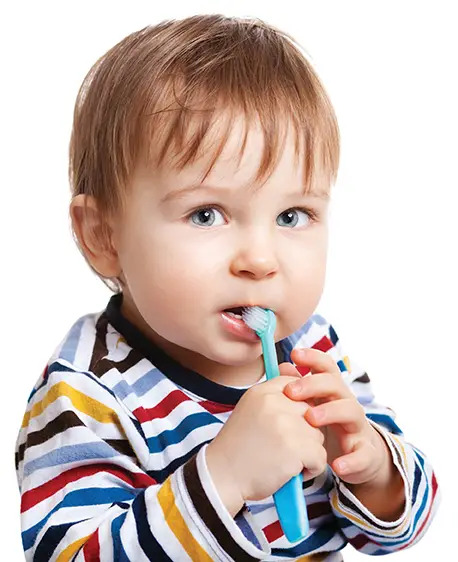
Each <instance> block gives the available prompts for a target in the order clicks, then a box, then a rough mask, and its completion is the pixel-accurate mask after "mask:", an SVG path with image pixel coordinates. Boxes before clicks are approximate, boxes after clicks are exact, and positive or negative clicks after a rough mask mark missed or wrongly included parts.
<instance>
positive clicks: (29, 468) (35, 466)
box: [24, 441, 121, 477]
mask: <svg viewBox="0 0 458 562" xmlns="http://www.w3.org/2000/svg"><path fill="white" fill-rule="evenodd" d="M120 454H121V453H119V452H118V451H116V450H115V449H113V447H110V445H107V444H106V443H103V442H102V443H101V442H99V441H94V442H93V443H82V444H80V445H66V446H65V447H60V448H59V449H54V450H53V451H51V452H49V453H46V454H45V455H43V456H41V457H38V458H37V459H35V460H33V461H30V462H29V463H27V464H26V465H25V466H24V477H25V476H29V475H30V474H32V472H34V471H35V470H39V469H40V468H48V467H50V466H59V465H61V464H67V463H71V462H75V461H78V462H80V461H82V460H88V459H109V458H113V457H116V456H119V455H120Z"/></svg>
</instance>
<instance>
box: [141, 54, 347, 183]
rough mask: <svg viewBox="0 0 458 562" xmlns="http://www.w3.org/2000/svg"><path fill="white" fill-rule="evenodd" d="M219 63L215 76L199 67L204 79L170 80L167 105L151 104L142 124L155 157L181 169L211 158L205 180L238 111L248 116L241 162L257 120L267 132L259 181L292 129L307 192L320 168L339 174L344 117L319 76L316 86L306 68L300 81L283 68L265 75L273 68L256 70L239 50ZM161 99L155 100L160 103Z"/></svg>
mask: <svg viewBox="0 0 458 562" xmlns="http://www.w3.org/2000/svg"><path fill="white" fill-rule="evenodd" d="M218 70H219V73H215V70H214V69H213V72H212V73H211V75H209V76H202V75H200V76H199V84H198V86H197V85H196V84H193V80H192V78H191V77H188V78H187V79H186V78H181V79H180V80H176V79H175V80H173V81H170V82H169V83H168V84H166V85H165V87H164V88H163V90H162V92H163V98H164V99H163V100H162V103H163V104H164V107H163V109H155V110H154V109H149V110H147V111H146V119H145V120H144V122H143V127H142V131H141V132H140V138H141V139H142V140H141V142H142V144H143V147H144V148H143V154H144V156H145V157H146V161H147V164H148V165H152V166H154V167H158V168H159V167H161V166H164V165H167V166H170V167H173V168H175V169H177V170H182V169H183V168H185V167H186V166H187V165H190V164H193V163H194V162H196V161H197V160H200V159H204V160H205V163H206V164H207V163H208V166H207V168H206V171H205V173H204V175H203V177H202V179H201V181H204V180H205V178H206V177H207V176H208V174H209V173H210V172H211V171H212V169H213V167H214V165H215V164H216V162H217V160H218V158H219V157H220V156H221V154H222V152H223V150H224V148H225V146H226V144H227V141H228V139H229V136H230V134H231V131H232V129H233V126H234V121H235V119H237V118H240V117H242V118H243V122H244V133H243V136H242V139H241V143H240V146H239V152H238V160H239V164H240V161H241V159H242V158H243V155H244V152H245V147H246V143H247V137H248V133H249V131H250V128H251V127H253V126H257V127H260V129H261V132H262V135H263V139H264V143H263V151H262V154H261V155H260V156H261V159H260V164H259V168H258V170H257V174H256V177H255V178H254V182H255V183H257V184H262V183H264V182H265V181H267V179H268V178H269V176H270V175H271V174H272V172H273V171H274V170H275V168H276V165H277V163H278V160H279V158H280V157H281V154H282V150H283V147H284V143H285V140H286V136H287V134H288V133H290V134H292V135H293V138H294V148H295V157H296V162H298V161H299V158H300V157H302V158H303V187H304V192H308V191H310V190H311V189H312V184H313V183H314V179H315V173H316V172H319V174H320V182H323V183H325V184H327V186H330V185H331V184H332V183H334V182H335V180H336V175H337V169H338V160H339V133H338V128H337V123H336V122H335V121H334V120H333V119H332V118H330V117H329V107H323V103H324V100H323V99H322V98H321V99H319V97H318V96H317V95H315V94H316V84H315V85H314V88H311V87H310V80H311V78H312V77H311V76H302V77H301V79H302V81H301V82H299V83H298V78H299V77H298V76H296V77H295V79H296V80H295V81H294V82H293V80H292V79H291V77H290V76H287V75H286V76H285V69H283V73H282V74H277V76H276V80H270V81H269V85H267V83H265V84H264V83H263V82H262V80H261V78H262V76H263V75H264V77H266V76H269V75H270V72H271V69H265V68H263V69H262V70H263V73H261V72H259V75H256V74H254V71H255V70H256V68H253V65H250V66H248V65H246V66H241V64H240V58H239V57H234V58H233V59H231V60H230V61H227V63H226V65H225V66H224V67H222V68H221V67H220V68H218ZM260 70H261V69H260V68H258V71H260ZM249 71H250V73H249ZM235 77H238V79H237V80H236V79H235ZM241 77H245V78H246V80H245V81H242V80H241ZM264 79H265V78H264ZM216 85H217V87H216ZM306 86H308V88H307V87H306ZM158 102H159V100H158V101H157V102H156V103H155V104H154V105H155V107H156V108H157V105H158ZM159 103H160V102H159ZM331 114H332V112H331Z"/></svg>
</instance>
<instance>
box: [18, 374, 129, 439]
mask: <svg viewBox="0 0 458 562" xmlns="http://www.w3.org/2000/svg"><path fill="white" fill-rule="evenodd" d="M61 396H66V397H67V398H70V400H71V402H72V404H73V406H74V407H75V408H76V409H77V410H79V411H80V412H83V413H84V414H87V415H88V416H91V418H94V419H95V420H97V421H99V422H101V423H114V424H115V425H116V426H117V427H118V428H119V429H120V430H121V432H122V433H124V430H123V429H122V427H121V424H120V422H119V418H118V416H117V414H116V413H115V411H114V410H112V409H111V408H108V407H107V406H105V404H102V402H99V401H98V400H95V398H91V397H89V396H87V394H83V393H82V392H80V391H79V390H76V389H75V388H73V387H72V386H70V385H69V384H67V383H66V382H64V381H61V382H58V383H57V384H55V385H54V386H53V387H51V388H50V389H49V391H48V393H47V394H46V396H45V397H44V398H43V400H41V401H40V402H37V403H36V404H35V405H34V407H33V408H32V410H30V411H29V412H27V413H26V414H25V416H24V420H23V422H22V427H27V426H28V425H29V422H30V420H31V419H32V418H34V417H36V416H39V415H40V414H41V413H42V412H44V411H45V410H46V408H47V407H48V406H49V405H50V404H52V403H53V402H54V401H55V400H57V399H58V398H60V397H61Z"/></svg>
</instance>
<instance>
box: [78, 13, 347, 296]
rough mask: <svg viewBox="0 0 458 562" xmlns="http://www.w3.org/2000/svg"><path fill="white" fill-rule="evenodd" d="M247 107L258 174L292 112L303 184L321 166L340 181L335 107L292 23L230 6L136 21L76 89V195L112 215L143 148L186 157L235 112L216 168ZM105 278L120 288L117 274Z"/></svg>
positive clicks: (218, 148) (263, 173)
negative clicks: (249, 15) (235, 11)
mask: <svg viewBox="0 0 458 562" xmlns="http://www.w3.org/2000/svg"><path fill="white" fill-rule="evenodd" d="M237 115H243V116H244V117H245V122H246V131H245V139H244V142H243V143H242V147H241V154H242V153H243V150H244V146H245V142H246V133H247V132H248V128H249V124H250V123H252V122H253V120H255V119H256V120H257V121H258V122H259V123H260V126H261V129H262V132H263V134H264V139H265V144H264V151H263V155H262V159H261V163H260V167H259V171H258V175H257V178H256V181H261V180H263V179H265V178H266V177H268V175H269V174H270V173H271V172H272V170H273V169H274V168H275V165H276V162H277V158H278V155H279V153H280V151H281V149H282V139H283V137H282V135H283V134H284V133H285V132H286V130H285V127H284V125H285V123H286V124H287V125H288V126H290V127H291V126H292V128H293V131H294V134H295V143H296V145H295V146H296V156H298V155H299V154H300V151H303V157H304V185H305V189H306V190H309V189H310V188H311V186H312V183H313V181H314V172H315V171H318V170H320V183H322V185H324V186H325V189H326V190H328V189H329V186H330V185H331V184H332V183H334V182H335V180H336V177H337V170H338V165H339V152H340V148H339V129H338V125H337V120H336V117H335V113H334V110H333V107H332V105H331V102H330V100H329V98H328V96H327V94H326V92H325V90H324V88H323V86H322V85H321V82H320V80H319V78H318V76H317V75H316V73H315V72H314V70H313V68H312V67H311V65H310V63H309V62H308V61H307V60H306V58H305V56H304V55H303V54H302V53H301V51H300V49H299V47H298V46H297V43H295V41H294V40H293V39H292V38H291V37H290V36H289V35H288V34H286V33H284V32H282V31H280V30H278V29H276V28H274V27H273V26H271V25H268V24H266V23H264V22H263V21H261V20H259V19H245V18H234V17H225V16H222V15H201V16H193V17H189V18H186V19H182V20H171V21H164V22H161V23H159V24H158V25H155V26H148V27H145V28H144V29H141V30H140V31H137V32H135V33H132V34H131V35H129V36H127V37H126V38H125V39H123V40H122V41H120V42H119V43H118V44H117V45H115V46H114V47H113V48H111V49H110V50H109V51H108V52H107V53H106V54H105V55H104V56H102V57H101V58H100V59H99V60H98V61H97V62H96V63H95V64H94V66H93V67H92V68H91V70H90V71H89V73H88V74H87V76H86V78H85V79H84V81H83V84H82V85H81V88H80V91H79V93H78V97H77V100H76V104H75V112H74V121H73V130H72V136H71V142H70V161H69V176H70V184H71V189H72V195H73V196H76V195H78V194H87V195H91V196H93V197H94V198H95V199H96V201H97V204H98V208H99V210H100V213H101V214H102V216H103V217H105V218H106V217H108V216H110V214H111V213H114V212H116V211H117V210H118V209H119V208H120V207H121V206H122V204H123V201H124V198H125V196H126V193H127V192H128V184H129V181H130V179H131V176H132V173H133V171H134V169H135V166H136V165H137V163H138V162H139V161H141V159H143V161H144V162H147V163H149V164H151V165H153V166H161V165H163V163H164V162H165V161H167V164H168V165H169V166H174V167H176V168H178V169H181V168H183V167H184V166H186V164H189V163H191V162H193V161H194V160H196V159H197V158H199V157H200V156H201V155H202V153H203V150H202V148H203V141H204V139H205V141H206V142H207V141H208V138H209V137H211V135H210V134H207V133H210V132H211V129H212V127H214V126H215V123H216V120H217V119H220V118H221V117H222V116H227V119H225V124H226V127H225V133H224V134H222V135H220V139H219V142H217V143H216V144H214V145H211V146H212V147H213V148H214V152H212V153H211V155H212V158H211V160H210V166H209V168H208V170H207V174H208V173H209V172H210V170H211V169H212V167H213V165H214V164H215V162H216V160H217V159H218V156H219V155H220V154H221V152H222V150H223V148H224V145H225V143H226V141H227V138H228V135H229V133H230V129H231V124H232V121H233V119H234V117H236V116H237ZM219 125H221V120H220V121H219ZM207 144H208V142H207ZM208 153H209V152H208V146H207V145H206V146H205V154H208ZM203 179H205V177H204V178H203ZM103 232H104V236H105V235H107V231H105V230H104V231H103ZM96 273H97V272H96ZM102 280H103V281H104V282H105V283H106V284H107V286H108V287H110V288H111V289H112V290H120V285H119V282H117V281H118V280H111V283H110V280H107V279H102Z"/></svg>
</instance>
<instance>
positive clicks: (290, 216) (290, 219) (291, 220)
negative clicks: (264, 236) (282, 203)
mask: <svg viewBox="0 0 458 562" xmlns="http://www.w3.org/2000/svg"><path fill="white" fill-rule="evenodd" d="M298 213H301V214H302V215H305V216H306V217H307V219H306V220H307V221H308V222H313V221H314V219H315V216H314V214H313V213H312V211H310V210H309V209H300V208H296V209H287V210H286V211H283V213H280V214H279V215H278V217H277V224H279V225H280V226H289V227H295V226H297V224H298V222H299V219H300V215H299V218H298ZM282 216H284V217H286V223H285V224H280V223H279V221H278V218H279V217H282ZM305 224H307V222H306V223H304V222H302V223H301V224H299V226H304V225H305Z"/></svg>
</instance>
